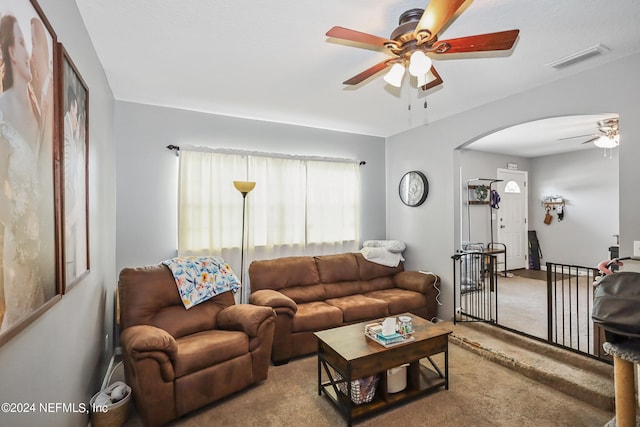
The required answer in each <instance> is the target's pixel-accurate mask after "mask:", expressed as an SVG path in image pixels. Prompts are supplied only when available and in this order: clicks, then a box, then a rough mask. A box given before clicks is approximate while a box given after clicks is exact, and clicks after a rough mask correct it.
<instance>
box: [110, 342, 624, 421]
mask: <svg viewBox="0 0 640 427" xmlns="http://www.w3.org/2000/svg"><path fill="white" fill-rule="evenodd" d="M449 348H450V352H449V367H450V371H449V373H450V388H449V390H444V389H441V390H439V391H436V392H434V393H433V394H429V395H427V396H424V397H422V398H419V399H417V400H414V401H412V402H410V403H407V404H404V405H402V406H399V407H396V408H394V409H390V410H388V411H386V412H382V413H379V414H377V415H373V416H372V417H370V418H364V419H362V420H361V421H357V422H355V423H354V425H356V426H363V427H364V426H389V427H392V426H421V427H424V426H426V427H429V426H434V427H448V426H452V427H454V426H455V427H460V426H474V427H483V426H487V427H489V426H491V427H500V426H504V427H514V426H537V427H546V426H549V427H561V426H568V427H569V426H570V427H576V426H594V427H595V426H603V425H604V424H605V423H606V422H608V421H609V420H610V419H611V417H612V416H613V414H612V413H609V412H606V411H603V410H600V409H597V408H595V407H592V406H590V405H588V404H586V403H584V402H581V401H578V400H576V399H574V398H572V397H570V396H567V395H566V394H564V393H561V392H558V391H556V390H553V389H552V388H550V387H547V386H544V385H541V384H539V383H537V382H535V381H533V380H531V379H528V378H526V377H524V376H522V375H520V374H518V373H514V372H513V371H511V370H510V369H507V368H505V367H502V366H499V365H497V364H495V363H493V362H491V361H488V360H486V359H484V358H482V357H480V356H478V355H476V354H474V353H471V352H469V351H467V350H464V349H462V348H461V347H458V346H456V345H450V347H449ZM436 360H438V361H440V362H442V358H441V357H440V358H436ZM119 376H121V369H118V370H117V371H116V373H115V374H114V377H113V381H116V380H118V379H119V378H118V377H119ZM171 425H172V426H181V427H196V426H197V427H200V426H261V427H268V426H272V427H281V426H296V427H297V426H304V427H316V426H318V427H320V426H340V425H345V426H346V421H345V420H344V419H343V418H342V417H341V416H340V415H339V413H338V412H337V410H336V409H335V408H334V407H333V406H332V404H331V403H330V402H329V401H328V400H327V398H326V397H324V396H318V393H317V362H316V358H315V356H309V357H305V358H300V359H296V360H293V361H291V362H289V363H288V364H287V365H282V366H271V367H270V368H269V378H268V379H267V380H266V381H265V382H263V383H262V384H259V385H257V386H254V387H251V388H249V389H247V390H245V391H242V392H240V393H237V394H235V395H234V396H232V397H230V398H227V399H224V400H222V401H220V402H216V403H213V404H211V405H209V406H207V407H205V408H203V409H201V410H200V411H197V412H195V413H193V414H190V415H188V416H186V417H183V418H182V419H180V420H178V421H177V422H175V423H172V424H171ZM125 426H127V427H137V426H142V423H141V422H140V419H139V418H138V417H137V416H136V414H135V412H133V413H132V414H131V416H130V418H129V420H128V421H127V423H126V424H125Z"/></svg>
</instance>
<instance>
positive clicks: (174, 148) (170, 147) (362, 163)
mask: <svg viewBox="0 0 640 427" xmlns="http://www.w3.org/2000/svg"><path fill="white" fill-rule="evenodd" d="M167 149H168V150H171V151H175V152H176V156H177V155H179V154H180V146H178V145H173V144H169V145H167ZM358 164H359V165H360V166H364V165H366V164H367V162H365V161H364V160H362V161H360V163H358Z"/></svg>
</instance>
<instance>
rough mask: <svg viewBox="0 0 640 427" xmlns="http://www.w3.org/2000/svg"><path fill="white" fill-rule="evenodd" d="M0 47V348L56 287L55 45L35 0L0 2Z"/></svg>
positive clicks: (57, 294)
mask: <svg viewBox="0 0 640 427" xmlns="http://www.w3.org/2000/svg"><path fill="white" fill-rule="evenodd" d="M0 47H1V49H0V64H1V66H2V68H3V69H4V72H3V74H2V79H1V81H0V188H3V191H2V192H0V205H1V206H3V207H7V209H2V210H0V242H1V243H2V244H0V345H2V344H4V343H6V342H7V341H8V340H10V339H11V338H12V337H13V336H15V335H16V334H18V333H19V332H20V331H22V330H24V329H25V328H26V327H27V326H28V325H29V324H31V323H32V322H33V321H34V320H35V319H37V318H38V317H40V316H41V315H42V314H43V313H44V312H45V311H46V310H48V309H49V308H51V306H53V305H54V304H55V303H57V302H58V301H59V300H60V298H61V294H62V290H63V288H62V284H63V282H62V269H61V259H62V258H61V256H62V247H61V240H60V233H61V228H60V227H61V198H60V196H61V194H60V191H61V185H60V170H59V163H60V162H59V160H60V145H59V143H60V140H59V132H58V116H59V107H58V102H57V101H58V96H59V94H58V90H57V81H58V75H59V71H58V61H59V59H58V55H59V51H58V49H59V45H58V43H57V36H56V33H55V31H54V30H53V28H52V27H51V25H50V23H49V21H48V20H47V18H46V16H45V15H44V13H43V12H42V9H41V8H40V6H39V5H38V3H37V2H36V0H0ZM14 71H15V72H14ZM25 100H26V101H27V102H23V101H25ZM21 101H22V103H21V104H19V105H22V106H23V107H19V108H16V107H15V105H18V104H16V102H21Z"/></svg>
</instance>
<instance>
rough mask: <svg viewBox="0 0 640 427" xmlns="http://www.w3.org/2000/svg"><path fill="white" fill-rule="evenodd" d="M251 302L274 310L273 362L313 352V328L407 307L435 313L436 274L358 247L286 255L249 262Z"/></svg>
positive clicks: (426, 314) (427, 314)
mask: <svg viewBox="0 0 640 427" xmlns="http://www.w3.org/2000/svg"><path fill="white" fill-rule="evenodd" d="M249 277H250V279H251V296H250V299H249V301H250V302H251V303H252V304H256V305H262V306H267V307H272V308H273V309H274V310H275V312H276V313H277V318H276V327H275V334H274V341H273V348H272V351H271V360H272V362H273V363H274V364H282V363H286V362H287V361H288V360H289V359H290V358H291V357H295V356H299V355H304V354H309V353H313V352H315V351H316V348H317V343H316V338H315V336H314V335H313V332H315V331H318V330H322V329H328V328H333V327H337V326H342V325H346V324H350V323H356V322H362V321H366V320H371V319H376V318H381V317H385V316H392V315H396V314H399V313H403V312H407V311H408V312H412V313H414V314H416V315H418V316H421V317H423V318H425V319H427V320H431V319H433V318H434V317H436V315H437V301H436V295H437V292H438V290H437V289H436V288H435V287H434V282H435V281H436V280H437V279H436V276H434V275H431V274H423V273H420V272H417V271H404V266H403V264H402V263H401V264H400V265H399V266H398V267H385V266H383V265H380V264H376V263H373V262H370V261H367V260H366V259H365V258H364V257H363V256H362V255H361V254H360V253H345V254H338V255H327V256H316V257H311V256H303V257H288V258H279V259H273V260H263V261H254V262H252V263H251V265H250V266H249Z"/></svg>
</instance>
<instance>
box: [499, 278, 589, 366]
mask: <svg viewBox="0 0 640 427" xmlns="http://www.w3.org/2000/svg"><path fill="white" fill-rule="evenodd" d="M576 283H577V285H576ZM557 284H558V286H557V289H556V291H555V296H554V299H555V301H556V302H555V307H556V313H558V314H557V315H556V317H555V318H554V328H553V336H552V338H555V339H556V341H557V342H558V343H559V344H562V345H565V346H567V347H571V348H574V349H576V350H580V351H582V352H585V353H591V354H593V352H594V349H593V334H594V332H593V325H592V322H591V312H590V311H591V307H592V298H591V293H592V285H591V283H588V282H587V277H576V276H568V275H566V277H565V280H564V282H562V281H561V280H560V279H559V281H558V282H557ZM563 285H564V288H563ZM576 286H577V287H578V297H577V298H576V293H575V289H576ZM570 287H571V289H570ZM563 307H564V319H563V317H562V314H561V313H562V311H563ZM497 313H498V324H500V325H502V326H506V327H509V328H511V329H515V330H517V331H521V332H525V333H527V334H529V335H532V336H534V337H538V338H542V339H547V283H546V281H542V280H535V279H530V278H523V277H518V276H514V277H507V278H505V277H499V278H498V311H497Z"/></svg>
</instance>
